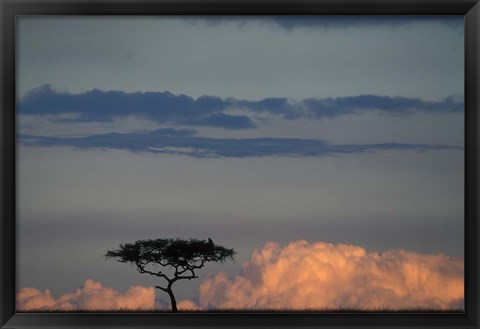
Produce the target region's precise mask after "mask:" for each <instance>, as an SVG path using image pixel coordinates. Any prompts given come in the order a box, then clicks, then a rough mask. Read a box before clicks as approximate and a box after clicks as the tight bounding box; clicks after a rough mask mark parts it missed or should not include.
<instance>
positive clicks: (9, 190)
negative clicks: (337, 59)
mask: <svg viewBox="0 0 480 329" xmlns="http://www.w3.org/2000/svg"><path fill="white" fill-rule="evenodd" d="M0 14H1V18H0V21H1V58H0V62H1V72H2V79H1V88H0V99H1V112H0V118H1V119H0V121H1V143H0V147H1V150H0V156H1V161H0V168H1V170H0V172H1V184H2V189H1V204H0V207H1V220H0V232H1V247H0V248H1V259H0V281H1V284H0V289H1V290H0V295H1V297H0V298H1V299H0V326H1V328H27V327H28V328H60V327H61V328H73V327H75V328H91V327H95V328H187V327H188V328H195V327H205V328H206V327H212V328H213V327H215V328H231V327H237V328H301V327H310V328H359V327H384V328H426V327H429V328H479V327H480V326H479V315H480V312H479V311H480V308H479V303H478V301H479V292H480V286H479V283H478V279H479V263H480V254H479V244H478V238H479V236H480V232H479V225H478V220H479V212H478V203H479V201H480V200H479V194H478V185H479V154H480V153H479V140H480V130H479V129H478V127H479V126H480V120H479V116H478V110H479V109H480V94H479V88H480V85H479V51H480V42H479V40H480V4H479V3H478V1H476V0H466V1H461V0H420V1H413V0H336V1H335V0H300V1H294V0H276V1H265V0H263V1H262V0H249V1H238V0H233V1H225V0H197V1H194V0H143V1H134V0H126V1H121V0H113V1H81V0H71V1H65V0H50V1H47V0H38V1H32V0H30V1H23V0H0ZM172 14H175V15H219V14H222V15H266V14H268V15H304V14H309V15H319V14H322V15H332V14H335V15H365V14H369V15H380V14H381V15H393V14H395V15H407V14H408V15H464V16H465V312H464V314H454V313H451V314H443V313H438V314H434V313H426V314H425V313H393V314H382V313H328V314H315V313H298V314H282V313H278V314H275V313H269V314H256V313H252V314H248V313H239V314H221V313H211V314H208V313H207V314H199V313H194V314H169V313H165V314H149V313H145V314H142V313H125V314H98V313H45V314H35V313H30V314H29V313H16V312H15V292H16V289H15V255H16V254H15V241H16V235H15V81H16V80H15V18H16V16H18V15H172Z"/></svg>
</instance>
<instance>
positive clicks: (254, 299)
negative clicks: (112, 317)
mask: <svg viewBox="0 0 480 329" xmlns="http://www.w3.org/2000/svg"><path fill="white" fill-rule="evenodd" d="M198 292H199V296H198V300H197V301H192V300H181V301H179V302H178V308H179V309H180V310H184V311H196V310H212V309H239V310H325V309H329V310H332V309H334V310H338V309H355V310H384V309H391V310H402V309H428V310H459V309H463V307H464V262H463V260H462V259H460V258H455V257H450V256H447V255H444V254H436V255H432V254H419V253H415V252H408V251H405V250H392V251H387V252H384V253H376V252H367V251H366V250H365V249H363V248H361V247H359V246H354V245H346V244H331V243H325V242H316V243H308V242H307V241H304V240H300V241H294V242H291V243H289V244H288V245H286V246H283V247H282V246H280V245H279V244H278V243H275V242H268V243H266V244H265V245H264V247H263V248H262V249H259V250H255V251H254V252H253V254H252V256H251V258H250V260H249V261H247V262H245V263H244V264H243V266H242V271H241V274H239V275H237V276H236V277H234V278H229V276H228V275H227V274H226V273H224V272H221V273H219V274H217V275H215V276H213V277H210V278H206V279H205V280H204V281H203V282H201V284H200V285H199V288H198ZM165 309H169V304H168V303H166V302H165V301H163V300H160V299H158V300H156V298H155V289H154V288H153V287H141V286H132V287H130V288H128V289H127V291H125V292H118V291H116V290H114V289H112V288H108V287H105V286H103V285H102V284H101V283H99V282H96V281H94V280H91V279H88V280H86V281H85V282H84V284H83V285H82V287H80V288H79V289H77V290H76V291H75V292H72V293H67V294H64V295H62V296H60V297H59V298H55V297H54V296H52V294H51V293H50V291H49V290H45V291H41V290H39V289H36V288H23V289H21V290H20V292H18V294H17V310H18V311H23V312H28V311H102V310H111V311H114V310H117V311H122V310H142V311H145V310H165Z"/></svg>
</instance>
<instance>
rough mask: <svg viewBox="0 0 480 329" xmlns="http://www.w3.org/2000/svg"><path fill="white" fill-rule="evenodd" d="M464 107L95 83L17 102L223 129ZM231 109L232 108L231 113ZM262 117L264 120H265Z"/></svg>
mask: <svg viewBox="0 0 480 329" xmlns="http://www.w3.org/2000/svg"><path fill="white" fill-rule="evenodd" d="M463 108H464V102H463V98H462V97H458V96H449V97H447V98H445V99H443V100H441V101H425V100H422V99H419V98H408V97H390V96H379V95H357V96H348V97H337V98H324V99H319V98H307V99H302V100H299V101H293V100H290V99H288V98H265V99H261V100H256V101H251V100H238V99H234V98H220V97H216V96H202V97H199V98H196V99H194V98H192V97H190V96H187V95H174V94H172V93H170V92H168V91H164V92H135V93H126V92H122V91H102V90H98V89H94V90H91V91H87V92H85V93H81V94H70V93H66V92H59V91H56V90H54V89H52V87H51V86H50V85H44V86H42V87H39V88H36V89H33V90H31V91H30V92H29V93H28V94H27V95H26V96H25V97H23V98H22V99H21V100H20V102H19V103H18V106H17V110H18V113H19V114H20V115H41V116H56V117H57V120H60V121H62V122H71V123H78V122H112V121H113V120H115V119H118V118H127V117H130V116H137V117H140V118H144V119H147V120H152V121H154V122H157V123H163V124H169V125H186V126H198V127H202V126H207V127H221V128H224V129H252V128H256V127H258V123H257V121H259V118H258V116H259V115H260V114H268V115H271V116H277V117H281V118H284V119H290V120H293V119H298V118H308V119H322V118H327V117H328V118H333V117H338V116H342V115H348V114H360V113H362V112H365V111H372V110H374V111H380V112H381V113H385V114H390V115H401V114H403V115H408V114H413V113H418V112H440V113H445V112H461V111H463ZM232 110H235V113H236V114H232V113H231V111H232ZM229 111H230V112H229ZM260 122H261V123H262V124H265V123H266V121H265V120H260Z"/></svg>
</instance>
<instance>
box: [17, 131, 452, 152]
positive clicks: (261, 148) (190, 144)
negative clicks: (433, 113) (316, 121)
mask: <svg viewBox="0 0 480 329" xmlns="http://www.w3.org/2000/svg"><path fill="white" fill-rule="evenodd" d="M18 141H19V142H20V143H23V144H26V145H36V146H47V147H48V146H69V147H76V148H81V149H91V148H110V149H121V150H128V151H133V152H152V153H164V154H179V155H189V156H192V157H196V158H208V157H234V158H245V157H263V156H283V157H317V156H327V155H334V154H348V153H363V152H368V151H382V150H415V151H429V150H439V149H461V148H459V147H453V146H446V145H427V144H403V143H382V144H330V143H327V142H325V141H322V140H311V139H293V138H252V139H229V138H205V137H194V136H191V135H189V134H185V135H182V134H179V133H177V132H174V133H173V134H172V133H169V132H165V131H164V129H161V130H156V131H150V132H141V133H138V132H137V133H125V134H119V133H110V134H102V135H91V136H87V137H70V138H61V137H41V136H31V135H19V136H18Z"/></svg>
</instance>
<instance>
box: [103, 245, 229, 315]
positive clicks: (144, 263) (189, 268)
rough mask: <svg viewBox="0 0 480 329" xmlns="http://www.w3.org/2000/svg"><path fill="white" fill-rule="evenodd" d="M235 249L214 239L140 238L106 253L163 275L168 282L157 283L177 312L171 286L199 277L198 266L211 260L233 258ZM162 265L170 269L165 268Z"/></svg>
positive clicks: (156, 274)
mask: <svg viewBox="0 0 480 329" xmlns="http://www.w3.org/2000/svg"><path fill="white" fill-rule="evenodd" d="M234 255H235V251H234V250H233V249H228V248H225V247H223V246H220V245H216V244H214V243H213V241H212V239H210V238H208V241H206V240H197V239H188V240H181V239H156V240H138V241H136V242H134V243H126V244H120V246H119V248H118V249H115V250H109V251H108V252H107V254H106V255H105V257H106V258H107V259H109V258H114V259H116V260H117V261H119V262H121V263H132V264H134V265H135V266H136V268H137V271H138V272H140V273H142V274H143V273H146V274H150V275H153V276H156V277H159V278H162V279H164V280H165V281H166V282H165V283H166V285H165V286H155V288H157V289H160V290H161V291H164V292H166V293H167V294H168V296H169V297H170V301H171V304H172V311H173V312H177V311H178V310H177V302H176V300H175V295H174V294H173V290H172V286H173V284H174V283H175V282H177V281H179V280H192V279H196V278H198V276H197V274H196V272H195V271H196V270H198V269H201V268H202V267H204V266H205V264H206V263H208V262H219V263H224V262H226V261H227V260H228V259H231V260H233V259H234ZM159 268H166V269H169V270H170V271H169V272H168V273H166V272H163V271H162V270H161V269H160V270H159Z"/></svg>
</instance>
